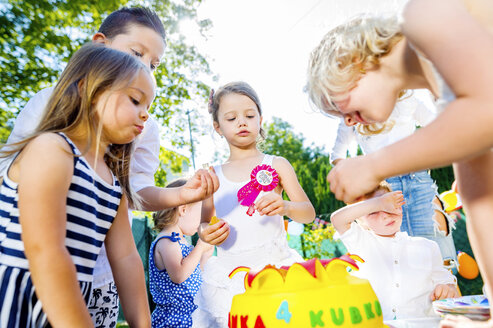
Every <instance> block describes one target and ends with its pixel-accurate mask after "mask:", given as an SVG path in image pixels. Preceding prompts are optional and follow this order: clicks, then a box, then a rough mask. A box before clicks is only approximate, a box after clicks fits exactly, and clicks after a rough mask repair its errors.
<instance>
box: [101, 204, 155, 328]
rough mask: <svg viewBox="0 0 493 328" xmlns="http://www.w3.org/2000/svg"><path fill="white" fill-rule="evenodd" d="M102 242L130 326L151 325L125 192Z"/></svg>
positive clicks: (140, 261)
mask: <svg viewBox="0 0 493 328" xmlns="http://www.w3.org/2000/svg"><path fill="white" fill-rule="evenodd" d="M105 246H106V251H107V253H108V260H109V262H110V265H111V271H112V272H113V276H114V278H115V283H116V287H117V289H118V294H119V296H120V300H121V304H122V309H123V313H124V315H125V319H126V320H127V322H128V323H129V325H130V327H150V326H151V316H150V309H149V303H148V301H147V291H146V284H145V274H144V267H143V265H142V260H141V259H140V257H139V253H138V252H137V248H136V247H135V242H134V239H133V236H132V229H131V228H130V223H129V220H128V202H127V199H126V197H125V196H123V197H122V200H121V202H120V206H119V207H118V212H117V214H116V217H115V220H114V221H113V224H112V225H111V228H110V230H109V231H108V233H107V234H106V239H105Z"/></svg>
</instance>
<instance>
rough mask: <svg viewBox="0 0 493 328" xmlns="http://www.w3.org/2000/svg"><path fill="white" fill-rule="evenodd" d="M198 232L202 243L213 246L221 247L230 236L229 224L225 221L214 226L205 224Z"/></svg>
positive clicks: (201, 225)
mask: <svg viewBox="0 0 493 328" xmlns="http://www.w3.org/2000/svg"><path fill="white" fill-rule="evenodd" d="M197 232H198V234H199V238H200V239H201V240H202V241H204V242H206V243H208V244H211V245H221V244H222V243H224V241H225V240H226V239H227V238H228V236H229V224H228V223H226V222H225V221H223V220H219V222H217V223H215V224H213V225H210V224H209V223H207V222H203V223H201V224H200V225H199V229H198V231H197Z"/></svg>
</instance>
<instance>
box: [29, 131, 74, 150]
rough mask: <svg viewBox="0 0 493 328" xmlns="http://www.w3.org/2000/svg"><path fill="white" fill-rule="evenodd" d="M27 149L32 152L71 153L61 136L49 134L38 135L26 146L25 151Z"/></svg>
mask: <svg viewBox="0 0 493 328" xmlns="http://www.w3.org/2000/svg"><path fill="white" fill-rule="evenodd" d="M27 148H31V149H33V150H54V151H57V150H58V151H61V150H65V151H68V152H70V153H72V150H71V149H70V146H69V145H68V143H67V141H65V139H64V138H63V137H62V136H61V135H59V134H56V133H51V132H46V133H43V134H40V135H39V136H37V137H36V138H34V139H33V140H31V141H30V142H29V143H28V144H27V146H26V149H27Z"/></svg>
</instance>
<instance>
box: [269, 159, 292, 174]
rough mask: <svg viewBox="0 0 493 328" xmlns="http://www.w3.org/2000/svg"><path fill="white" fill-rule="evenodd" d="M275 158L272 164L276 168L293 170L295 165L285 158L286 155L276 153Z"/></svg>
mask: <svg viewBox="0 0 493 328" xmlns="http://www.w3.org/2000/svg"><path fill="white" fill-rule="evenodd" d="M272 157H273V159H272V166H273V167H274V168H275V169H276V170H281V171H283V170H292V169H293V166H292V165H291V163H290V162H289V161H288V160H287V159H285V158H284V157H282V156H275V155H272Z"/></svg>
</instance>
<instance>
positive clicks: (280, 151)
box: [261, 117, 344, 215]
mask: <svg viewBox="0 0 493 328" xmlns="http://www.w3.org/2000/svg"><path fill="white" fill-rule="evenodd" d="M265 129H266V134H267V138H266V140H264V141H263V142H262V145H261V148H262V150H263V151H265V152H266V153H268V154H272V155H277V156H282V157H284V158H286V159H287V160H288V161H289V162H290V163H291V165H292V166H293V168H294V170H295V172H296V175H297V176H298V180H299V182H300V185H301V187H302V188H303V190H305V192H306V194H307V196H308V198H309V199H310V201H311V202H312V204H313V206H314V208H315V212H316V213H317V215H320V214H327V213H331V212H332V211H334V210H336V209H338V208H340V207H342V206H344V203H342V202H340V201H338V200H336V199H335V197H334V194H332V193H331V192H330V189H329V184H328V183H327V179H326V178H327V174H329V171H330V169H331V168H332V166H331V165H330V161H329V156H328V155H327V154H325V153H324V149H323V148H321V147H317V146H315V145H313V144H311V145H310V146H308V147H307V146H304V142H305V138H304V137H303V135H302V134H296V133H295V132H294V131H293V127H292V126H291V125H290V124H289V123H288V122H285V121H283V120H282V119H280V118H276V117H275V118H273V121H272V122H271V123H269V124H267V125H266V126H265Z"/></svg>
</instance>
